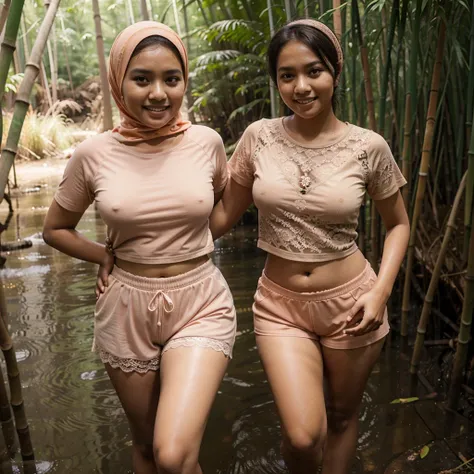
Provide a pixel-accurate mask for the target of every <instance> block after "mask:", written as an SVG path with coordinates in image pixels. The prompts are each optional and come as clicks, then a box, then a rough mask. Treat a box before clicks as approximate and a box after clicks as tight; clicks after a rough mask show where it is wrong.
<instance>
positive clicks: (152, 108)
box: [144, 105, 170, 112]
mask: <svg viewBox="0 0 474 474" xmlns="http://www.w3.org/2000/svg"><path fill="white" fill-rule="evenodd" d="M144 108H145V109H146V110H149V111H150V112H164V111H165V110H168V109H169V108H170V106H169V105H165V106H163V107H152V106H150V105H145V106H144Z"/></svg>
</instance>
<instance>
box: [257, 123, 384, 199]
mask: <svg viewBox="0 0 474 474" xmlns="http://www.w3.org/2000/svg"><path fill="white" fill-rule="evenodd" d="M279 127H280V124H279V122H278V121H275V120H272V121H269V122H268V125H267V127H265V128H264V129H263V130H261V133H260V136H259V139H258V142H257V146H256V147H255V153H258V152H259V151H260V150H261V149H262V148H265V147H269V146H271V147H272V150H275V151H276V158H277V160H276V161H277V163H278V165H279V167H280V169H281V171H282V173H283V175H284V176H285V177H286V179H287V180H288V181H289V182H290V184H291V185H292V186H293V187H295V188H296V189H298V190H299V189H300V185H299V181H300V177H301V173H300V170H302V171H307V172H309V175H310V176H311V184H310V185H309V187H308V188H307V192H310V191H311V189H313V188H314V187H316V186H317V185H318V184H319V183H322V182H324V181H326V180H327V179H328V178H330V177H331V176H333V175H334V173H335V171H336V170H338V169H339V168H340V167H342V166H344V164H345V163H346V162H347V161H348V160H350V159H353V157H354V156H361V155H363V154H364V153H365V152H363V151H362V149H363V148H364V146H365V145H366V144H367V142H368V140H369V137H370V133H371V132H370V130H365V129H360V128H354V129H353V130H351V131H349V133H348V135H347V136H346V137H344V138H343V139H342V140H340V141H339V142H338V143H335V144H334V145H328V146H326V147H321V148H305V147H303V146H300V145H297V144H296V143H293V142H292V141H290V140H288V139H287V138H286V137H285V136H284V135H282V133H281V130H280V129H279ZM365 157H366V158H367V153H365ZM296 165H297V166H296ZM361 166H362V168H363V172H364V178H365V179H364V181H365V183H367V181H368V178H369V166H368V160H366V167H364V166H363V164H362V163H361ZM298 167H299V169H298ZM388 180H389V181H390V178H388Z"/></svg>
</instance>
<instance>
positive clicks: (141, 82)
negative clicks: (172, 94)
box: [133, 76, 148, 84]
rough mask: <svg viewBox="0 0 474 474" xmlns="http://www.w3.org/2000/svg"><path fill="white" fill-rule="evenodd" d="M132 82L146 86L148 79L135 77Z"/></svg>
mask: <svg viewBox="0 0 474 474" xmlns="http://www.w3.org/2000/svg"><path fill="white" fill-rule="evenodd" d="M133 80H134V81H135V82H136V83H137V84H146V83H147V82H148V79H147V78H146V77H145V76H135V77H134V78H133Z"/></svg>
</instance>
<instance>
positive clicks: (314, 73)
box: [309, 68, 324, 76]
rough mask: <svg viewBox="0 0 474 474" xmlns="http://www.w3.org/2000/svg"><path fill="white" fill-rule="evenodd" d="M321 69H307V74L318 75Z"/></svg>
mask: <svg viewBox="0 0 474 474" xmlns="http://www.w3.org/2000/svg"><path fill="white" fill-rule="evenodd" d="M323 71H324V70H323V69H318V68H315V69H311V71H309V74H310V75H311V76H319V75H320V74H321V73H322V72H323Z"/></svg>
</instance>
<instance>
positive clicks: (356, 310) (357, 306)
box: [346, 300, 364, 325]
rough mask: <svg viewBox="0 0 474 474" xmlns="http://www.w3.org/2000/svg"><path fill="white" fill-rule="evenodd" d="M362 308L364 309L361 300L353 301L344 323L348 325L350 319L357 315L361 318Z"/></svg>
mask: <svg viewBox="0 0 474 474" xmlns="http://www.w3.org/2000/svg"><path fill="white" fill-rule="evenodd" d="M363 309H364V303H363V302H362V301H361V300H357V301H356V302H355V303H354V306H353V307H352V309H351V310H350V312H349V316H347V319H346V323H347V324H348V325H349V324H350V322H351V321H353V320H354V319H357V318H356V316H359V315H360V317H359V320H360V319H361V318H362V315H363Z"/></svg>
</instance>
